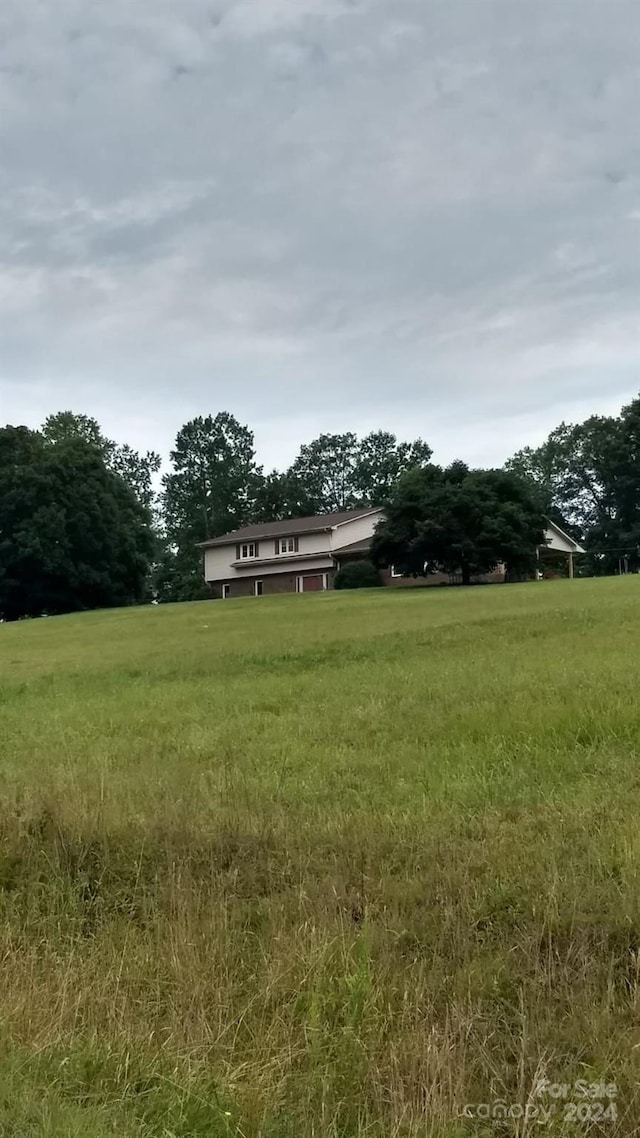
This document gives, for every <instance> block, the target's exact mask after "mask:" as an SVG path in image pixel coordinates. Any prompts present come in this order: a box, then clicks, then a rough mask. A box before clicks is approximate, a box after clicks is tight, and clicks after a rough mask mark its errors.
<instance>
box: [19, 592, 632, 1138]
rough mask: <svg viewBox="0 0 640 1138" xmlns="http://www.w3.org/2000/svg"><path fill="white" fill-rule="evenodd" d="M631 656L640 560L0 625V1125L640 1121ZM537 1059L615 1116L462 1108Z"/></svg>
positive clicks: (306, 1131)
mask: <svg viewBox="0 0 640 1138" xmlns="http://www.w3.org/2000/svg"><path fill="white" fill-rule="evenodd" d="M639 656H640V587H639V584H638V580H637V579H635V578H631V577H630V578H626V579H625V578H623V579H616V580H604V581H596V582H588V581H584V582H583V581H574V582H557V583H540V584H533V585H523V586H511V587H506V586H505V587H494V588H485V589H480V588H478V589H471V590H453V591H449V590H419V591H411V590H405V591H398V592H394V591H392V590H379V591H373V592H367V593H360V594H351V595H346V594H339V593H334V594H326V595H322V596H318V597H289V598H286V597H285V598H261V599H260V600H245V601H238V602H225V603H224V604H223V603H219V602H213V603H202V604H197V605H183V606H175V607H166V608H161V609H153V608H149V609H141V610H131V611H118V612H111V613H99V614H85V615H82V616H76V617H69V618H56V619H50V620H42V621H34V622H25V623H23V624H20V625H13V626H7V625H5V626H2V627H1V628H0V680H1V689H0V739H1V740H2V743H1V748H2V765H1V782H0V840H1V846H0V961H1V967H0V1135H2V1136H3V1138H4V1135H6V1136H7V1138H9V1136H11V1138H32V1136H33V1138H35V1136H38V1138H40V1136H42V1138H54V1136H55V1138H59V1136H62V1135H68V1136H69V1138H75V1136H78V1138H80V1136H82V1138H85V1136H86V1138H104V1136H105V1135H118V1136H119V1138H129V1136H131V1138H223V1136H224V1138H229V1136H231V1135H233V1136H238V1138H258V1136H259V1138H300V1136H307V1135H308V1136H312V1135H313V1136H322V1138H325V1136H327V1138H338V1136H340V1138H355V1136H358V1138H364V1136H367V1138H418V1136H420V1138H423V1136H433V1138H459V1136H462V1135H464V1134H474V1135H481V1134H487V1135H489V1134H496V1133H498V1134H500V1133H504V1134H521V1135H525V1134H530V1133H542V1132H544V1134H545V1135H548V1134H551V1135H556V1134H563V1133H572V1134H576V1133H603V1134H604V1133H606V1134H609V1135H613V1134H621V1135H627V1134H629V1135H630V1134H633V1133H634V1132H637V1128H638V1126H640V1106H639V1099H638V1095H637V1085H638V1067H637V1061H638V1058H639V1057H640V1034H639V1033H638V1012H639V1010H640V1007H639V999H638V991H639V988H638V971H639V968H640V955H639V954H640V880H639V877H640V875H639V866H640V827H639V825H638V819H639V817H640V762H639V760H640V702H639V700H638V680H637V662H638V658H639ZM545 1076H547V1077H549V1078H550V1080H551V1081H552V1082H554V1083H567V1084H569V1085H572V1084H573V1083H574V1082H575V1080H576V1079H587V1080H589V1081H597V1080H599V1079H601V1078H602V1079H604V1080H605V1081H606V1082H608V1083H611V1082H615V1083H616V1084H617V1088H618V1092H617V1097H616V1100H615V1106H616V1108H617V1120H613V1119H611V1118H609V1120H608V1121H606V1122H602V1123H598V1122H597V1120H592V1121H591V1122H589V1121H588V1120H586V1121H583V1122H578V1123H577V1124H575V1123H569V1122H568V1121H566V1119H565V1113H564V1112H563V1111H562V1109H560V1108H561V1107H562V1101H561V1100H558V1102H557V1103H556V1104H555V1105H556V1106H557V1108H558V1109H556V1110H554V1111H553V1112H552V1114H551V1116H550V1117H549V1119H548V1121H547V1122H546V1124H545V1129H544V1131H543V1130H542V1127H540V1126H538V1125H537V1123H535V1122H531V1121H529V1122H527V1121H526V1120H524V1119H520V1120H518V1119H517V1118H516V1119H515V1120H514V1119H513V1118H512V1119H511V1120H507V1121H505V1122H504V1123H502V1122H501V1121H500V1120H496V1119H495V1118H493V1119H491V1120H489V1121H482V1120H478V1118H477V1117H475V1118H471V1119H470V1118H466V1117H464V1116H463V1113H464V1107H465V1104H486V1103H492V1102H495V1101H496V1100H503V1101H504V1102H505V1103H506V1104H515V1105H516V1106H519V1107H524V1106H525V1105H526V1104H527V1102H531V1101H533V1098H532V1096H534V1094H535V1087H536V1084H537V1083H538V1081H539V1080H540V1079H541V1078H543V1077H545ZM565 1122H566V1124H565ZM483 1127H484V1129H483Z"/></svg>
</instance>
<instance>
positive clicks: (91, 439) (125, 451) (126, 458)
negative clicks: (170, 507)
mask: <svg viewBox="0 0 640 1138" xmlns="http://www.w3.org/2000/svg"><path fill="white" fill-rule="evenodd" d="M42 435H43V438H44V439H45V441H46V442H47V443H49V444H55V443H61V442H65V441H68V440H70V439H76V438H79V439H83V440H84V441H85V442H87V443H89V444H90V445H91V446H94V447H96V449H97V450H99V451H100V454H101V455H102V457H103V459H104V461H105V463H106V465H107V467H108V468H109V470H112V471H113V472H114V474H119V475H120V477H121V478H123V479H124V481H125V482H126V483H127V485H128V486H130V487H131V489H132V490H133V492H134V494H135V495H136V497H137V499H138V501H139V502H141V503H142V505H143V506H146V508H147V509H149V510H151V511H154V509H155V498H156V495H155V492H154V487H153V476H154V474H157V473H158V471H159V470H160V464H161V459H160V455H159V454H157V453H156V451H153V450H148V451H147V452H146V453H145V454H141V453H140V452H139V451H137V450H134V448H133V447H131V446H129V445H128V443H123V444H119V443H116V442H114V441H113V439H109V438H107V436H106V435H104V434H103V433H102V429H101V427H100V424H99V423H98V422H97V420H96V419H93V418H92V417H91V416H90V415H78V414H76V413H75V412H73V411H59V412H57V414H55V415H49V416H48V418H47V419H45V421H44V423H43V425H42Z"/></svg>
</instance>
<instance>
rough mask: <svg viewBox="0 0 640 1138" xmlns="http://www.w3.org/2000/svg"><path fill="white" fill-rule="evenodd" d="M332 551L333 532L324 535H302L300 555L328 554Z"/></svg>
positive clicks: (299, 541) (326, 532)
mask: <svg viewBox="0 0 640 1138" xmlns="http://www.w3.org/2000/svg"><path fill="white" fill-rule="evenodd" d="M330 549H331V530H328V531H325V532H324V533H322V532H320V533H301V534H300V536H299V537H298V553H328V552H329V550H330Z"/></svg>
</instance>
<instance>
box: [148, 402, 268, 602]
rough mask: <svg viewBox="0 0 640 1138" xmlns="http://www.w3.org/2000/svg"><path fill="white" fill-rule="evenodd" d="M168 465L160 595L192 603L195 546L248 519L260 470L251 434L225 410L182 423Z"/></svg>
mask: <svg viewBox="0 0 640 1138" xmlns="http://www.w3.org/2000/svg"><path fill="white" fill-rule="evenodd" d="M171 464H172V470H171V471H170V472H169V473H168V474H165V476H164V477H163V479H162V485H163V494H162V506H163V519H164V533H165V546H166V547H165V551H164V554H163V556H162V557H161V559H160V566H159V576H158V581H161V582H162V587H159V593H160V595H161V597H162V599H164V600H191V599H193V598H194V595H195V594H197V593H198V591H199V590H200V588H201V585H202V572H201V557H200V553H199V551H198V548H197V546H198V543H199V542H201V541H206V540H207V538H210V537H217V536H219V535H220V534H222V533H226V532H228V531H229V530H233V529H236V528H237V527H239V526H242V525H245V524H246V523H247V522H249V521H250V520H251V519H252V516H253V513H254V505H255V499H256V493H257V490H258V487H259V484H260V480H261V477H262V472H261V470H260V468H259V467H258V466H257V465H256V462H255V452H254V446H253V434H252V432H251V431H250V430H249V428H248V427H245V426H242V425H241V424H240V423H239V422H238V420H237V419H235V418H234V416H233V415H230V414H229V413H228V412H227V411H221V412H219V413H218V414H217V415H216V416H211V415H207V416H206V417H205V418H203V417H202V416H199V417H198V418H196V419H191V420H190V421H189V422H188V423H185V425H184V426H183V427H182V428H181V430H180V431H179V432H178V435H177V438H176V442H175V446H174V448H173V450H172V451H171Z"/></svg>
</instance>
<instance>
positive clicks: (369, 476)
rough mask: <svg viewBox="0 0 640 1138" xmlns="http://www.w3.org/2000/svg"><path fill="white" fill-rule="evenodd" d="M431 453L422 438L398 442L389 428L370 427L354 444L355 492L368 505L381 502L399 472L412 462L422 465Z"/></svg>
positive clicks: (402, 471)
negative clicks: (357, 443) (373, 428)
mask: <svg viewBox="0 0 640 1138" xmlns="http://www.w3.org/2000/svg"><path fill="white" fill-rule="evenodd" d="M432 453H433V452H432V450H431V447H430V446H429V444H428V443H425V442H423V441H422V439H414V441H413V442H411V443H409V442H398V439H397V438H396V436H395V435H393V434H391V433H390V432H389V431H372V432H371V434H369V435H366V436H365V438H363V439H361V441H360V443H359V445H358V455H357V459H356V466H355V471H354V479H353V481H354V487H355V490H356V492H357V494H358V495H359V497H360V498H361V499H362V500H363V501H365V502H367V503H369V504H370V505H372V506H380V505H383V503H384V502H386V501H387V498H388V497H389V495H390V494H391V492H392V490H393V488H394V486H395V484H396V482H397V481H398V479H399V477H400V475H401V474H404V472H405V471H406V470H410V469H411V467H413V466H426V465H427V463H428V462H429V460H430V458H431V455H432Z"/></svg>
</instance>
